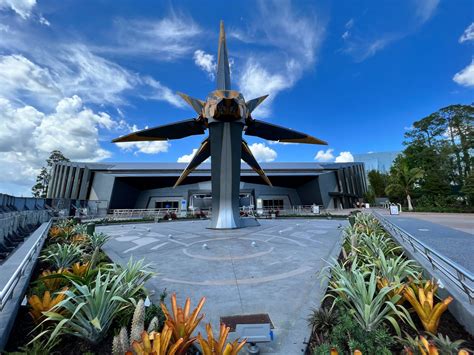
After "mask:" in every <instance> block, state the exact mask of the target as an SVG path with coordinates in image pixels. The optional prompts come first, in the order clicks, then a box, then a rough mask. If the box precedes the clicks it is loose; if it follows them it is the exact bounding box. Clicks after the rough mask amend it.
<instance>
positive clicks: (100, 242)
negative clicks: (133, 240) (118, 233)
mask: <svg viewBox="0 0 474 355" xmlns="http://www.w3.org/2000/svg"><path fill="white" fill-rule="evenodd" d="M109 239H110V237H109V236H108V235H106V234H104V233H97V232H94V233H92V235H89V243H90V245H91V247H92V249H95V248H102V247H103V246H104V244H105V243H106V242H107V241H108V240H109Z"/></svg>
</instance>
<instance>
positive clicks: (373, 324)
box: [329, 270, 415, 334]
mask: <svg viewBox="0 0 474 355" xmlns="http://www.w3.org/2000/svg"><path fill="white" fill-rule="evenodd" d="M329 288H330V289H331V291H332V292H334V293H337V294H338V295H339V297H338V298H337V300H338V301H339V302H340V303H342V305H343V306H344V307H345V308H346V309H348V310H349V311H350V312H352V314H353V317H354V320H355V321H356V322H357V323H359V325H360V326H361V327H362V328H363V329H364V330H365V331H367V332H371V331H373V330H375V329H377V328H378V327H379V326H381V324H382V323H384V322H386V321H387V322H389V323H390V324H391V325H392V326H393V328H394V329H395V331H396V332H397V334H400V326H399V325H398V323H397V321H396V319H395V318H398V319H400V320H402V321H405V322H408V323H409V324H410V325H412V326H413V328H415V326H414V324H413V322H412V320H411V318H410V315H409V313H408V311H407V310H406V309H405V308H403V307H402V306H400V305H396V303H397V302H398V300H399V299H400V296H398V295H395V296H393V297H391V298H389V296H388V295H389V293H390V292H391V291H392V290H393V288H392V287H384V288H382V289H381V290H379V291H378V292H377V285H376V276H375V272H373V271H372V273H371V274H370V277H369V280H368V281H366V280H365V274H364V273H363V272H361V271H360V270H354V271H351V272H350V273H349V272H347V271H346V272H345V273H341V275H340V279H339V280H337V281H336V282H334V283H331V284H330V285H329ZM387 298H389V299H388V300H387Z"/></svg>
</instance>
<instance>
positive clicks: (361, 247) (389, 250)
mask: <svg viewBox="0 0 474 355" xmlns="http://www.w3.org/2000/svg"><path fill="white" fill-rule="evenodd" d="M356 249H357V255H358V257H359V258H360V259H361V260H363V261H364V262H365V263H368V264H370V263H372V262H373V261H374V259H377V258H378V256H379V254H380V253H382V254H383V255H384V256H394V255H396V254H397V253H399V252H400V250H401V249H402V248H401V247H400V246H398V245H397V244H396V243H395V242H394V241H393V240H392V239H391V238H390V237H388V236H387V235H386V234H385V233H373V232H372V233H368V234H366V233H362V234H361V235H360V236H359V238H358V244H357V247H356Z"/></svg>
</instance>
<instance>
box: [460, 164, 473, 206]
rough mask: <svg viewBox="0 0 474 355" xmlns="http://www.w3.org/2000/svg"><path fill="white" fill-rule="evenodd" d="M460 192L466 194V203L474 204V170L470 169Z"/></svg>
mask: <svg viewBox="0 0 474 355" xmlns="http://www.w3.org/2000/svg"><path fill="white" fill-rule="evenodd" d="M461 192H462V193H463V194H464V195H466V199H467V202H468V204H470V205H471V206H474V172H473V171H471V173H470V174H469V176H468V177H467V178H466V183H465V184H464V186H463V188H462V190H461Z"/></svg>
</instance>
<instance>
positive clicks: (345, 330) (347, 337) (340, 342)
mask: <svg viewBox="0 0 474 355" xmlns="http://www.w3.org/2000/svg"><path fill="white" fill-rule="evenodd" d="M338 314H339V317H338V319H337V322H336V323H335V324H334V326H333V327H332V329H331V331H330V334H329V336H328V337H327V340H326V341H325V343H323V344H321V345H320V346H318V347H316V348H315V349H314V354H321V355H322V354H325V355H327V354H333V353H334V354H346V353H350V354H352V353H355V352H356V351H357V350H360V351H361V352H362V354H377V355H378V354H382V355H383V354H391V352H390V350H389V349H390V347H391V346H392V345H393V343H394V341H393V339H392V336H391V335H390V333H389V332H388V331H387V329H386V328H385V327H384V326H380V327H379V328H376V329H374V330H372V331H370V332H367V331H365V330H364V329H362V328H361V326H360V325H359V323H357V322H356V321H355V320H354V318H353V317H352V316H351V315H350V314H349V313H348V312H346V311H345V309H341V310H340V311H339V312H338ZM333 348H334V349H333ZM332 349H333V350H332ZM331 351H333V352H331Z"/></svg>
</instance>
